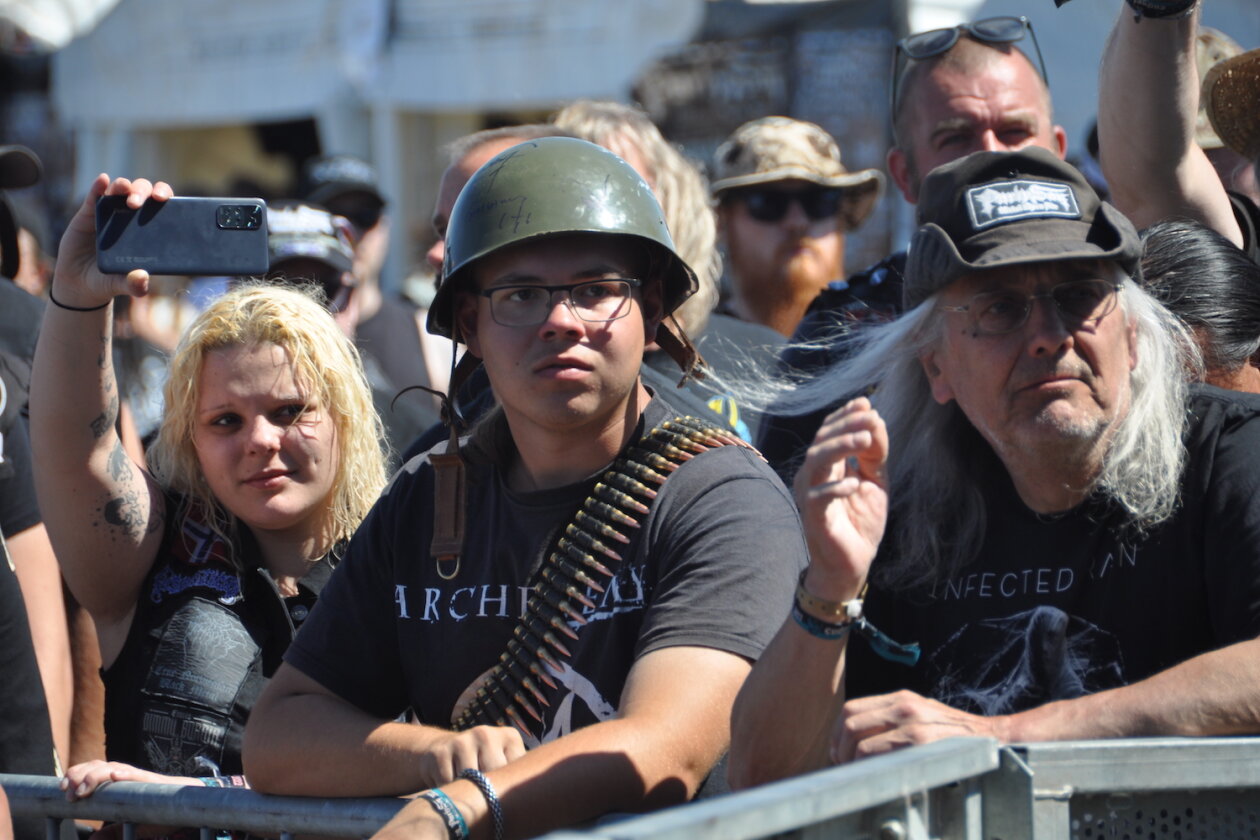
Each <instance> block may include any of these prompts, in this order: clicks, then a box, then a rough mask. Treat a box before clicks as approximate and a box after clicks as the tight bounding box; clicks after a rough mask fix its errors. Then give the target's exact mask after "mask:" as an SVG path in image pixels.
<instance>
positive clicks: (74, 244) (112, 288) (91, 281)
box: [52, 173, 174, 308]
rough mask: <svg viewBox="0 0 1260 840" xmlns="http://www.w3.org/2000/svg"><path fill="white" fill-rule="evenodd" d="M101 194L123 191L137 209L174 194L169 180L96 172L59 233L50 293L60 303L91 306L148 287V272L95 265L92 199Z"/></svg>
mask: <svg viewBox="0 0 1260 840" xmlns="http://www.w3.org/2000/svg"><path fill="white" fill-rule="evenodd" d="M104 195H123V196H126V197H127V206H128V207H131V208H135V209H138V208H139V207H140V206H141V205H142V204H144V202H145V201H147V200H148V199H150V198H153V199H154V200H156V201H165V200H166V199H168V198H170V197H171V196H172V195H174V193H173V191H172V190H171V187H170V185H169V184H167V183H165V182H163V181H158V182H157V183H156V184H155V183H151V182H150V181H147V180H145V179H143V178H138V179H136V180H134V181H132V180H129V179H127V178H115V179H114V180H112V181H111V180H110V179H109V176H108V175H105V174H103V173H102V174H100V175H97V176H96V180H94V181H93V182H92V185H91V186H90V187H89V188H88V192H87V195H86V196H85V197H84V199H83V203H82V204H81V205H80V206H79V210H78V212H77V213H75V215H74V218H72V219H71V220H70V224H69V225H68V226H67V227H66V232H65V234H64V235H63V236H62V237H61V246H60V249H59V250H58V252H57V268H56V271H55V273H54V274H53V286H52V290H53V296H54V297H56V299H57V301H58V302H60V303H61V304H64V305H66V306H71V307H79V308H91V307H95V306H100V305H102V304H105V303H108V302H109V301H110V300H112V299H113V298H114V297H116V296H118V295H135V296H143V295H146V294H148V291H149V273H148V272H147V271H144V270H143V269H136V270H135V271H132V272H130V273H128V274H127V275H125V276H124V275H121V274H102V273H101V272H100V271H99V270H98V269H97V267H96V201H97V199H99V198H100V197H101V196H104Z"/></svg>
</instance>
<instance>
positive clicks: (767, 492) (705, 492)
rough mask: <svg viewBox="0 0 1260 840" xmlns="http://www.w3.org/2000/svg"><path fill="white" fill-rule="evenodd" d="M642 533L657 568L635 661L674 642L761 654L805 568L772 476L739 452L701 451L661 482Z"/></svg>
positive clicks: (797, 532) (795, 526) (796, 526)
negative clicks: (660, 488) (646, 537)
mask: <svg viewBox="0 0 1260 840" xmlns="http://www.w3.org/2000/svg"><path fill="white" fill-rule="evenodd" d="M647 527H648V528H649V534H648V537H649V539H648V540H647V543H648V545H649V546H650V547H649V549H648V550H653V551H656V552H658V553H659V556H658V557H657V558H655V566H656V568H657V570H658V572H657V577H656V579H655V584H654V585H655V589H654V591H653V593H652V596H651V602H650V605H649V606H648V609H647V614H646V616H645V617H644V621H643V627H642V631H641V633H640V635H639V642H638V646H637V649H636V656H642V655H643V654H645V653H648V652H650V651H653V650H658V649H660V648H665V647H674V646H679V645H695V646H700V647H711V648H717V649H720V650H725V651H729V652H731V653H735V654H738V655H739V656H743V657H746V658H748V659H752V660H755V659H756V658H757V657H758V656H760V654H761V651H762V650H763V649H764V648H765V646H766V645H767V644H769V642H770V639H771V638H773V636H774V634H775V633H776V632H777V631H778V629H779V627H780V626H781V625H782V623H783V620H784V618H785V617H786V616H787V614H788V611H789V609H790V607H791V603H792V594H793V591H794V589H795V586H796V580H797V577H798V575H799V574H800V571H801V569H803V568H805V566H806V564H807V563H808V553H807V550H806V548H805V540H804V536H803V534H802V531H801V524H800V519H799V517H798V516H797V512H796V507H795V505H794V504H793V502H792V498H791V496H790V495H789V493H788V491H787V489H786V488H785V487H784V486H783V483H782V482H781V481H780V480H779V478H778V476H776V475H775V474H774V472H773V470H771V469H770V467H769V466H768V465H767V464H766V463H765V462H764V461H763V460H762V459H761V458H760V457H759V456H758V455H757V454H756V453H755V452H754V451H752V450H750V449H746V448H744V447H738V446H725V447H721V448H720V449H716V450H713V451H710V452H706V453H703V454H702V455H700V456H698V457H696V458H694V459H692V460H691V461H688V462H687V463H686V464H684V465H683V466H681V467H680V468H679V469H678V470H677V471H676V472H675V473H674V475H673V476H671V477H670V479H669V481H668V482H666V484H665V485H664V488H663V490H662V493H661V495H660V497H659V498H658V499H657V503H656V506H655V507H654V509H653V512H652V517H651V520H650V522H649V523H648V524H647Z"/></svg>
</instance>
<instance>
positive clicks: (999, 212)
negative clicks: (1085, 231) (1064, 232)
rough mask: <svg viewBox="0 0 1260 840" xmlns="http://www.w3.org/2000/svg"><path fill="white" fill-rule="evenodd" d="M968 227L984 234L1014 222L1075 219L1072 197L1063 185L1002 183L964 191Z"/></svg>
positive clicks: (1077, 212)
mask: <svg viewBox="0 0 1260 840" xmlns="http://www.w3.org/2000/svg"><path fill="white" fill-rule="evenodd" d="M966 204H967V212H968V214H969V215H970V216H971V224H972V227H973V228H975V229H976V230H984V229H985V228H989V227H993V226H994V225H1000V224H1004V223H1006V222H1013V221H1015V220H1017V219H1042V218H1060V219H1079V218H1081V208H1080V206H1079V205H1077V203H1076V194H1075V193H1073V192H1072V188H1071V187H1069V186H1067V185H1065V184H1048V183H1046V182H1045V181H1002V182H1000V183H995V184H985V185H983V186H979V187H972V188H971V189H969V190H967V201H966Z"/></svg>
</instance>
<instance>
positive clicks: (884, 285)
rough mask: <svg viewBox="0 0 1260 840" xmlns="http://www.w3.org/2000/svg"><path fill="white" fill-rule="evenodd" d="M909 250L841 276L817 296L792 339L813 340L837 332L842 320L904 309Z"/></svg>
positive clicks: (888, 313) (847, 320) (868, 316)
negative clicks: (903, 274) (905, 274)
mask: <svg viewBox="0 0 1260 840" xmlns="http://www.w3.org/2000/svg"><path fill="white" fill-rule="evenodd" d="M905 266H906V253H905V252H904V251H898V252H896V253H894V254H890V255H888V256H887V257H884V259H882V260H880V261H879V262H877V263H874V264H873V265H869V266H867V267H866V268H864V269H862V270H861V271H858V272H855V273H854V274H851V275H849V276H848V277H847V278H846V279H844V280H837V281H835V282H833V283H830V284H828V285H827V286H825V287H824V288H823V290H822V291H821V292H819V293H818V296H817V297H816V298H814V300H813V302H812V303H811V304H810V305H809V309H808V310H807V311H806V313H805V317H804V318H803V319H801V323H800V324H799V325H798V326H797V328H796V332H795V333H794V334H793V335H792V339H791V340H792V342H801V341H809V340H811V339H815V338H818V337H819V336H820V334H821V333H825V332H833V331H834V330H835V328H836V325H837V323H839V322H851V321H865V320H868V319H870V318H872V317H883V316H887V315H895V314H896V313H898V312H900V311H901V285H902V273H903V272H904V270H905Z"/></svg>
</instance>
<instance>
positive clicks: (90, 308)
mask: <svg viewBox="0 0 1260 840" xmlns="http://www.w3.org/2000/svg"><path fill="white" fill-rule="evenodd" d="M48 299H49V300H50V301H52V305H53V306H55V307H57V308H58V309H68V310H70V311H71V312H96V311H97V310H99V309H104V308H105V307H107V306H109V305H110V304H111V303H113V302H114V299H113V298H110V299H109V300H107V301H105V302H104V303H102V304H100V305H99V306H70V305H69V304H66V303H62V302H61V301H59V300H57V299H56V298H55V297H53V293H52V286H49V287H48Z"/></svg>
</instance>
